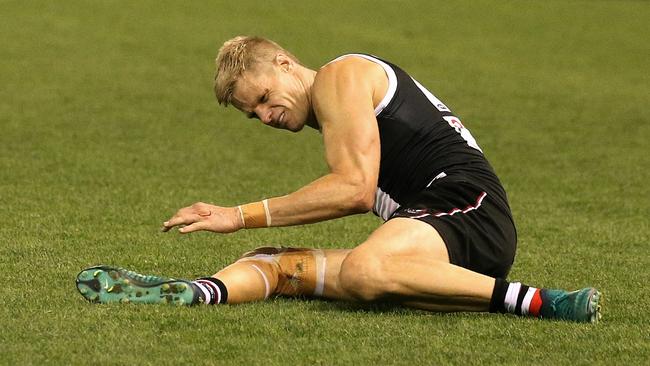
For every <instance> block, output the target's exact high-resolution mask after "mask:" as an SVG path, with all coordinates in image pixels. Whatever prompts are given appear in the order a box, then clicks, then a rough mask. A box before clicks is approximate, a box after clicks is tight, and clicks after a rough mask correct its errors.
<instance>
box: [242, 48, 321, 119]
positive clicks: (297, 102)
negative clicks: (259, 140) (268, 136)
mask: <svg viewBox="0 0 650 366" xmlns="http://www.w3.org/2000/svg"><path fill="white" fill-rule="evenodd" d="M296 66H297V65H296V64H295V63H293V62H292V61H291V60H290V59H288V58H287V57H280V55H279V56H278V57H276V60H275V62H273V63H272V64H269V65H268V66H267V65H262V66H258V67H257V70H249V71H245V72H244V74H243V75H242V76H241V77H240V79H239V80H238V81H237V83H236V84H235V90H234V93H233V105H234V106H235V108H237V109H239V110H240V111H242V112H244V113H245V114H246V115H247V116H248V118H257V119H259V120H260V121H262V123H264V124H265V125H267V126H271V127H274V128H280V129H285V130H289V131H292V132H298V131H300V130H302V128H303V127H304V126H305V123H306V122H307V119H308V116H309V112H310V109H311V105H310V103H309V97H308V95H307V93H308V90H307V89H306V88H305V87H304V85H303V83H302V82H301V81H300V78H299V77H298V74H297V73H296V72H295V71H296Z"/></svg>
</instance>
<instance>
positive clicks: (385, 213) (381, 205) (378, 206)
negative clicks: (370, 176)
mask: <svg viewBox="0 0 650 366" xmlns="http://www.w3.org/2000/svg"><path fill="white" fill-rule="evenodd" d="M398 208H399V203H397V202H395V200H394V199H392V198H391V197H390V195H389V194H388V193H386V192H384V191H382V190H381V188H379V187H377V191H376V192H375V207H373V211H375V213H376V214H377V215H379V217H381V218H382V219H384V221H386V220H388V218H389V217H390V215H392V214H393V212H395V211H396V210H397V209H398Z"/></svg>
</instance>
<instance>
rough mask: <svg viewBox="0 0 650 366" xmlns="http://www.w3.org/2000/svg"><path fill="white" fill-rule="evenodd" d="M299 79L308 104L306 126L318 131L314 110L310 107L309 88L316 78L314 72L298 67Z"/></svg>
mask: <svg viewBox="0 0 650 366" xmlns="http://www.w3.org/2000/svg"><path fill="white" fill-rule="evenodd" d="M299 67H300V69H299V77H300V82H301V84H302V87H303V88H304V89H305V95H306V96H307V101H308V102H309V115H308V117H307V122H306V123H305V124H306V125H307V126H309V127H311V128H314V129H316V130H320V126H319V125H318V121H317V120H316V116H315V115H314V108H313V105H312V96H311V87H312V85H314V79H315V78H316V71H314V70H312V69H309V68H306V67H304V66H299Z"/></svg>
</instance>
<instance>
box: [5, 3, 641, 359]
mask: <svg viewBox="0 0 650 366" xmlns="http://www.w3.org/2000/svg"><path fill="white" fill-rule="evenodd" d="M260 3H261V2H257V1H210V2H208V1H205V2H174V1H102V2H84V1H58V2H55V1H29V2H25V1H4V0H3V1H0V13H1V14H2V21H1V22H0V85H1V87H0V222H1V225H0V278H2V283H1V285H0V299H1V300H0V303H1V305H0V322H1V324H2V331H0V364H2V365H22V364H43V363H45V364H90V363H97V364H156V365H161V364H189V363H192V364H233V365H234V364H270V365H284V364H298V365H307V364H323V365H331V364H352V363H355V364H374V365H384V364H405V365H406V364H409V365H410V364H432V365H436V364H527V363H535V364H542V365H545V364H572V365H581V364H626V365H629V364H648V362H650V330H649V329H650V328H649V327H648V324H649V323H650V315H649V314H650V301H649V300H648V283H650V271H649V270H648V268H650V256H649V255H648V249H649V248H650V246H649V243H650V238H649V237H650V225H649V222H650V220H649V217H650V208H649V206H650V205H649V204H650V199H649V195H650V192H649V190H648V182H649V181H650V147H649V145H648V140H650V112H649V111H648V102H649V96H650V89H649V85H650V83H649V81H650V80H649V79H650V78H649V76H648V75H650V73H648V59H649V56H650V42H648V21H649V20H650V4H649V3H647V2H642V1H469V0H467V1H451V2H446V1H445V2H443V1H436V2H432V1H426V0H419V1H385V2H381V1H340V0H333V1H328V2H309V1H307V2H305V1H294V0H289V1H284V2H281V3H271V2H268V3H264V4H265V5H260ZM237 34H258V35H264V36H267V37H270V38H272V39H275V40H277V41H278V42H280V43H281V44H283V45H285V46H286V47H287V48H289V49H290V50H292V51H294V53H295V54H296V55H297V56H298V57H300V58H301V59H303V61H304V62H305V63H306V64H307V65H309V66H312V67H318V66H319V65H321V64H323V63H324V62H326V61H328V60H329V59H331V58H334V57H336V56H337V55H339V54H342V53H346V52H368V53H374V54H377V55H379V56H382V57H383V58H386V59H388V60H391V61H393V62H395V63H397V64H398V65H401V66H402V67H403V68H405V69H406V70H407V71H409V72H410V73H411V74H412V75H413V76H415V77H416V78H417V79H419V80H420V81H421V82H422V83H423V84H424V85H426V86H427V87H429V88H430V89H431V90H432V91H433V92H434V93H435V94H436V95H438V96H439V97H440V98H441V99H443V100H444V101H445V102H446V103H447V104H448V105H449V106H450V107H451V108H452V109H453V110H454V111H455V112H456V113H457V114H458V115H459V116H460V117H461V118H462V119H463V121H464V122H465V124H466V125H468V127H469V128H470V129H471V130H472V132H473V134H474V136H475V137H476V138H477V140H478V141H479V144H480V145H481V146H482V148H483V150H484V151H485V152H486V155H487V156H488V158H489V159H490V161H491V162H492V164H493V165H494V166H495V168H496V170H497V172H498V173H499V174H500V176H501V178H502V181H503V182H504V184H505V186H506V189H507V190H508V192H509V196H510V200H511V205H512V209H513V211H514V215H515V219H516V220H517V223H518V230H519V239H520V240H519V251H518V255H517V260H516V263H515V266H514V268H513V270H512V272H511V275H510V278H511V279H515V280H522V281H524V282H527V283H531V284H534V285H539V286H547V287H563V288H577V287H583V286H586V285H593V286H596V287H598V288H599V289H601V290H602V291H603V293H604V294H605V300H606V303H605V308H604V317H603V319H602V322H601V323H600V324H598V325H596V326H593V325H580V324H572V323H562V322H544V321H536V320H531V319H519V318H515V317H511V316H497V315H490V314H464V313H461V314H431V313H426V312H420V311H412V310H408V309H400V308H397V309H395V308H388V307H382V306H375V307H361V306H357V305H354V304H346V303H333V302H325V301H297V300H287V299H276V300H272V301H269V302H266V303H256V304H250V305H243V306H220V307H195V308H173V307H166V306H97V305H90V304H88V303H86V302H84V301H83V300H82V298H81V297H80V296H79V295H78V294H77V292H76V289H75V286H74V278H75V275H76V274H77V272H78V271H79V270H81V269H82V268H84V267H87V266H90V265H94V264H98V263H107V264H114V265H119V266H124V267H128V268H132V269H135V270H138V271H140V272H145V273H152V274H162V275H168V276H176V277H186V278H194V277H197V276H203V275H206V274H211V273H213V272H215V271H216V270H217V269H219V268H220V267H222V266H224V265H226V264H228V263H230V262H231V261H233V260H234V259H236V258H237V257H238V255H239V254H240V253H242V252H244V251H246V250H248V249H250V248H253V247H256V246H259V245H262V244H276V245H279V244H283V245H287V246H313V247H320V248H336V247H346V248H349V247H353V246H354V245H355V243H359V242H361V241H363V240H364V239H365V238H366V237H367V236H368V234H369V233H370V232H371V231H372V230H373V229H374V228H375V227H377V226H378V225H379V224H380V221H379V220H378V219H377V218H375V217H374V216H372V215H370V214H369V215H363V216H355V217H349V218H345V219H341V220H337V221H332V222H326V223H321V224H315V225H310V226H306V227H292V228H282V229H270V230H257V231H245V232H239V233H236V234H232V235H211V234H208V233H199V234H195V235H191V236H180V235H178V234H176V233H168V234H162V233H160V232H159V228H160V225H161V223H162V222H163V221H164V220H165V219H167V218H168V217H169V216H170V215H172V214H173V213H174V212H175V211H176V210H177V209H178V208H180V207H183V206H186V205H188V204H191V203H193V202H195V201H199V200H201V201H206V202H212V203H219V204H222V205H233V204H239V203H244V202H250V201H253V200H258V199H261V198H263V197H270V196H274V195H281V194H285V193H287V192H290V191H292V190H295V189H297V188H299V187H301V186H302V185H304V184H306V183H308V182H310V181H311V180H312V179H315V178H317V177H319V176H320V175H322V174H324V173H325V172H326V171H327V170H326V165H325V163H324V161H323V158H322V154H323V149H322V145H321V139H320V136H319V135H318V134H317V133H316V132H314V131H304V132H303V133H300V134H297V135H294V134H290V133H288V132H282V131H276V130H272V129H270V128H266V127H264V126H261V125H260V124H256V123H253V122H251V121H249V120H247V119H245V118H243V117H242V116H240V115H239V113H238V112H236V111H235V110H234V109H223V108H219V107H217V105H216V102H215V100H214V97H213V95H212V91H211V87H212V85H211V80H212V74H213V58H214V56H215V54H216V49H217V48H218V46H219V45H220V44H221V43H222V42H223V41H224V40H226V39H228V38H230V37H232V36H234V35H237Z"/></svg>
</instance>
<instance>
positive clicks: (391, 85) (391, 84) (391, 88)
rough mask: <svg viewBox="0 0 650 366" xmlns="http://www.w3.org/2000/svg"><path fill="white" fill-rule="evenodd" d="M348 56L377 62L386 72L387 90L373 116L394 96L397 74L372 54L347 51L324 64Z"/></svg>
mask: <svg viewBox="0 0 650 366" xmlns="http://www.w3.org/2000/svg"><path fill="white" fill-rule="evenodd" d="M350 56H357V57H361V58H365V59H366V60H369V61H372V62H374V63H376V64H378V65H379V66H381V67H382V68H383V69H384V72H386V76H387V77H388V90H386V95H384V97H383V98H382V99H381V101H380V102H379V104H377V106H376V107H375V116H378V115H379V114H380V113H381V112H382V111H383V110H384V108H386V106H388V103H390V101H391V100H393V97H394V96H395V91H396V90H397V75H395V71H394V70H393V68H392V67H390V66H388V64H387V63H385V62H383V61H382V60H379V59H377V58H375V57H372V56H368V55H362V54H359V53H349V54H347V55H343V56H339V57H337V58H335V59H334V60H332V61H330V62H328V63H327V64H326V65H329V64H331V63H332V62H336V61H339V60H341V59H344V58H346V57H350ZM434 98H435V97H434Z"/></svg>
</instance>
